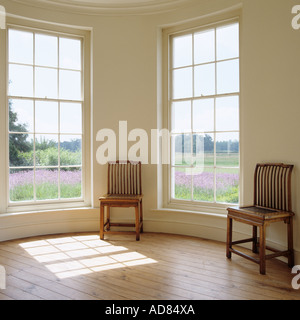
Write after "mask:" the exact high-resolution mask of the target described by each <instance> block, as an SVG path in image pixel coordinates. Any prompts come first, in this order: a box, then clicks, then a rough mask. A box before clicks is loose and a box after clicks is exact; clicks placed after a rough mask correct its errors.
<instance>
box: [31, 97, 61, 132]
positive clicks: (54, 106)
mask: <svg viewBox="0 0 300 320" xmlns="http://www.w3.org/2000/svg"><path fill="white" fill-rule="evenodd" d="M35 131H36V132H37V133H58V103H57V102H49V101H36V103H35Z"/></svg>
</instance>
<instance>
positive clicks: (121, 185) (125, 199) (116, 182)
mask: <svg viewBox="0 0 300 320" xmlns="http://www.w3.org/2000/svg"><path fill="white" fill-rule="evenodd" d="M141 178H142V177H141V162H132V161H116V162H109V163H108V177H107V180H108V183H107V184H108V186H107V194H105V195H104V196H102V197H100V198H99V200H100V239H102V240H103V239H104V234H106V233H110V234H119V233H123V234H136V240H137V241H138V240H140V233H142V232H143V205H142V198H143V195H142V179H141ZM105 207H106V208H107V212H106V221H104V211H105V210H104V209H105ZM111 207H134V208H135V223H134V224H131V223H112V222H111V220H110V208H111ZM113 226H116V227H135V231H111V230H110V228H111V227H113Z"/></svg>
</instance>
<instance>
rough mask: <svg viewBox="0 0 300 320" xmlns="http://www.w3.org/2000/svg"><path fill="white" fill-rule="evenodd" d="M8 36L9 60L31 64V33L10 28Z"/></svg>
mask: <svg viewBox="0 0 300 320" xmlns="http://www.w3.org/2000/svg"><path fill="white" fill-rule="evenodd" d="M8 37H9V38H8V39H9V57H8V59H9V62H16V63H24V64H33V33H31V32H25V31H19V30H13V29H10V30H9V31H8Z"/></svg>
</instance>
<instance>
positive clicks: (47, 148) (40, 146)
mask: <svg viewBox="0 0 300 320" xmlns="http://www.w3.org/2000/svg"><path fill="white" fill-rule="evenodd" d="M35 137H36V138H35V164H36V166H45V167H46V166H57V165H58V135H48V134H47V135H46V134H45V135H41V134H37V135H36V136H35Z"/></svg>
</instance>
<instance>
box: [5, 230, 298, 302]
mask: <svg viewBox="0 0 300 320" xmlns="http://www.w3.org/2000/svg"><path fill="white" fill-rule="evenodd" d="M134 238H135V237H134V236H112V235H111V236H110V237H109V239H108V240H105V241H101V240H99V236H98V234H96V233H84V234H82V233H80V234H65V235H51V236H42V237H34V238H29V239H21V240H14V241H7V242H2V243H0V265H2V266H4V267H5V272H6V289H4V290H0V300H5V299H18V300H24V299H30V300H33V299H34V300H36V299H46V300H50V299H51V300H53V299H59V300H64V299H67V300H69V299H80V300H85V299H87V300H95V299H96V300H146V299H147V300H212V299H218V300H223V299H232V300H235V299H243V300H245V299H253V300H257V299H259V300H264V299H268V300H277V299H278V300H284V299H287V300H292V299H296V300H300V290H294V289H293V288H292V286H291V281H292V278H293V275H292V274H291V270H290V269H289V268H288V267H287V265H286V264H284V263H282V262H280V261H278V260H274V259H273V260H269V261H267V275H265V276H263V275H260V274H259V271H258V265H256V264H254V263H252V262H250V261H247V260H245V259H243V258H241V257H239V256H236V255H233V258H232V260H231V261H230V260H228V259H227V258H226V255H225V244H224V243H219V242H215V241H208V240H202V239H199V238H193V237H187V236H177V235H164V234H155V233H144V234H142V237H141V241H139V242H137V241H135V239H134Z"/></svg>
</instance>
